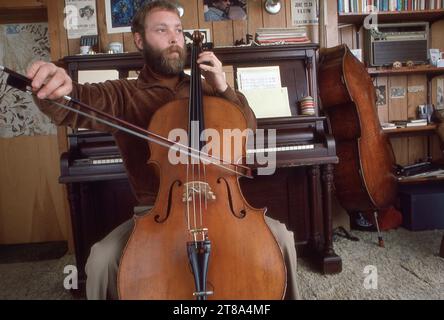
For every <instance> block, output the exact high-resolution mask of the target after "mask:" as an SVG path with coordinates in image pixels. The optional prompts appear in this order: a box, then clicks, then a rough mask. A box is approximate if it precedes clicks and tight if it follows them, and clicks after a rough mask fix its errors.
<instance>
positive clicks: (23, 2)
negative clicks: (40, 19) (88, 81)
mask: <svg viewBox="0 0 444 320" xmlns="http://www.w3.org/2000/svg"><path fill="white" fill-rule="evenodd" d="M51 1H54V0H50V1H48V2H51ZM54 2H55V1H54ZM44 6H45V3H44V1H42V0H19V1H17V0H2V1H1V3H0V7H2V8H21V9H29V8H42V7H44Z"/></svg>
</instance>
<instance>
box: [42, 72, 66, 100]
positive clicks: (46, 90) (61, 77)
mask: <svg viewBox="0 0 444 320" xmlns="http://www.w3.org/2000/svg"><path fill="white" fill-rule="evenodd" d="M65 81H66V76H65V74H64V72H61V71H59V72H57V73H56V74H55V75H54V76H53V77H52V78H51V80H49V81H48V83H47V84H45V85H44V86H43V88H42V89H41V90H40V91H39V92H38V94H37V96H38V97H39V98H40V99H44V98H46V97H47V96H49V95H51V94H52V93H53V91H55V90H56V89H58V88H59V87H61V86H62V85H64V83H65Z"/></svg>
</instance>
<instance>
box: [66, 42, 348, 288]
mask: <svg viewBox="0 0 444 320" xmlns="http://www.w3.org/2000/svg"><path fill="white" fill-rule="evenodd" d="M317 49H318V48H317V46H316V45H313V44H310V45H288V46H264V47H234V48H216V49H215V50H214V52H215V54H216V55H217V56H218V57H219V59H220V60H221V61H222V63H223V64H224V65H225V66H227V65H232V66H233V68H234V74H235V78H236V70H237V68H240V67H258V66H279V67H280V71H281V81H282V86H284V87H287V88H288V94H289V101H290V107H291V112H292V117H285V118H271V119H260V120H259V121H258V127H259V128H264V129H268V128H273V129H276V134H277V147H282V146H292V148H290V150H287V151H280V152H278V153H277V166H278V169H277V171H276V173H275V174H274V175H273V176H258V177H256V178H255V179H254V180H246V179H241V186H242V189H243V192H244V195H245V196H246V198H247V200H248V201H249V202H250V203H251V204H252V205H253V206H255V207H267V208H268V211H267V212H268V213H267V214H268V215H270V216H272V217H274V218H277V219H279V220H280V221H282V222H285V223H286V224H287V226H288V228H289V229H290V230H292V231H294V234H295V241H296V245H297V251H298V256H309V257H312V258H314V261H315V262H316V264H315V265H316V266H318V268H319V270H320V271H321V272H324V273H337V272H340V271H341V268H342V265H341V259H340V257H339V256H337V255H336V254H335V252H334V250H333V242H332V220H331V192H332V187H333V165H334V164H335V163H337V162H338V158H337V157H336V151H335V144H334V140H333V138H332V137H331V135H330V133H329V132H330V130H329V127H328V122H327V119H326V118H325V117H322V116H320V110H319V106H318V95H317V81H316V65H317V61H316V52H317ZM60 62H61V63H62V64H63V65H64V66H65V67H66V68H67V70H68V72H69V74H70V76H71V77H72V78H73V80H74V81H77V79H78V71H79V70H108V69H117V70H118V71H119V77H120V78H124V77H128V74H129V71H133V70H140V69H141V67H142V66H143V59H142V57H141V55H140V54H139V53H126V54H99V55H93V56H68V57H65V58H64V59H63V60H61V61H60ZM308 95H309V96H312V97H314V102H315V115H314V116H312V117H306V116H300V115H299V113H298V112H299V109H298V101H299V100H300V99H302V98H304V97H306V96H308ZM69 144H70V149H69V151H68V152H67V153H65V154H63V155H62V159H61V172H62V175H61V177H60V182H61V183H66V184H67V187H68V193H69V201H70V206H71V218H72V226H73V235H74V242H75V249H76V259H77V266H78V268H79V277H80V280H84V279H85V273H84V266H85V262H86V259H87V257H88V255H89V251H90V248H91V246H92V245H93V244H94V243H95V242H96V241H99V240H100V239H101V238H103V237H104V236H106V234H107V233H108V232H110V231H111V230H112V229H113V228H114V227H116V226H117V225H119V224H120V223H122V222H124V221H125V220H127V219H129V218H131V216H132V215H133V207H134V206H135V205H137V203H136V200H135V198H134V197H133V195H132V194H131V188H130V186H129V184H128V180H127V178H126V174H125V170H124V167H123V164H122V163H121V162H120V159H119V152H118V149H117V147H116V146H115V143H114V140H113V137H112V136H111V135H109V134H106V133H98V132H90V131H86V132H84V131H79V132H75V133H73V134H71V135H69ZM307 145H309V146H310V147H309V148H304V147H302V148H300V149H301V150H297V149H299V148H298V147H296V148H294V146H307ZM284 149H289V148H284Z"/></svg>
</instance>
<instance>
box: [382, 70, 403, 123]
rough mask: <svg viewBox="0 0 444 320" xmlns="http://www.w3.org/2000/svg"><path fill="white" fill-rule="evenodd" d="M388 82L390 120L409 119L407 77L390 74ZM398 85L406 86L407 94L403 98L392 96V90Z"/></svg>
mask: <svg viewBox="0 0 444 320" xmlns="http://www.w3.org/2000/svg"><path fill="white" fill-rule="evenodd" d="M388 83H389V87H388V88H387V90H388V92H387V94H388V97H387V99H388V100H389V121H393V120H407V77H406V76H390V77H389V81H388ZM396 87H399V88H404V90H405V96H404V97H403V98H392V97H391V90H392V89H393V88H396Z"/></svg>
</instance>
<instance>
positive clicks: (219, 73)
mask: <svg viewBox="0 0 444 320" xmlns="http://www.w3.org/2000/svg"><path fill="white" fill-rule="evenodd" d="M197 63H199V67H200V69H201V70H202V75H203V76H204V77H205V80H206V81H207V83H208V84H209V85H210V86H212V87H213V88H214V89H215V90H216V91H218V92H219V93H222V92H224V91H225V90H227V87H228V84H227V80H226V79H225V74H224V72H223V69H222V62H220V61H219V59H218V58H217V57H216V56H215V55H214V53H213V52H211V51H205V52H202V53H201V54H200V55H199V58H198V59H197Z"/></svg>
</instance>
